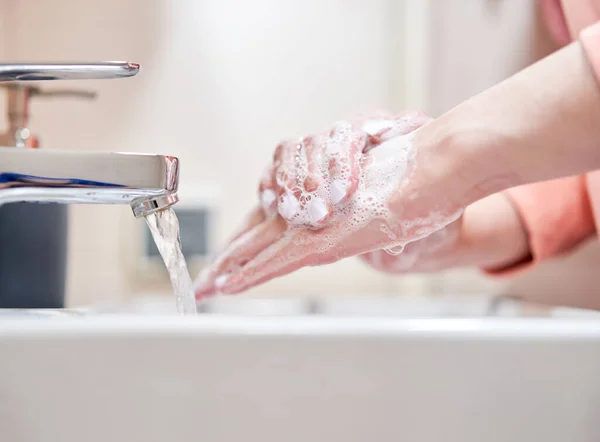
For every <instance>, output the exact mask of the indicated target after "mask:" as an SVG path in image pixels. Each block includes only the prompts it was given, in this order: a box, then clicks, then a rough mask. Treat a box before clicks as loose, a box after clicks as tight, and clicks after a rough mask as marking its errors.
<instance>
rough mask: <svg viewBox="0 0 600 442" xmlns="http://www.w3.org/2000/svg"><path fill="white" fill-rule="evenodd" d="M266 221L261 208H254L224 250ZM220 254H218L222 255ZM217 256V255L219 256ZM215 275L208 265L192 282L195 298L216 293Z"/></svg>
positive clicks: (211, 267) (211, 266)
mask: <svg viewBox="0 0 600 442" xmlns="http://www.w3.org/2000/svg"><path fill="white" fill-rule="evenodd" d="M265 219H266V216H265V212H264V211H263V210H262V208H261V207H255V208H254V209H253V210H252V211H251V212H250V213H249V214H248V215H247V216H246V219H245V220H244V222H243V223H242V227H241V228H240V229H239V230H238V231H237V232H236V233H235V234H234V235H233V236H232V237H231V239H230V240H229V241H228V242H227V245H226V246H225V250H227V248H228V247H230V245H231V243H233V242H234V241H235V240H237V239H238V238H239V237H241V236H242V235H244V234H246V233H247V232H249V231H251V230H252V229H254V228H255V227H256V226H258V225H260V224H261V223H262V222H263V221H264V220H265ZM222 253H223V252H221V253H220V254H222ZM220 254H219V255H220ZM217 276H218V275H217V274H216V273H215V269H214V265H208V266H206V267H205V268H203V269H202V271H201V272H200V274H199V275H198V277H197V278H196V280H195V281H194V292H195V293H196V297H197V298H198V299H199V298H200V297H206V296H210V295H214V294H215V293H216V291H215V287H214V282H215V279H216V278H217Z"/></svg>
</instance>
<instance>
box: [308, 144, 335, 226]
mask: <svg viewBox="0 0 600 442" xmlns="http://www.w3.org/2000/svg"><path fill="white" fill-rule="evenodd" d="M303 145H304V147H305V148H304V150H303V152H304V155H305V156H306V164H307V172H308V173H307V176H306V179H304V182H303V183H302V187H303V189H304V194H305V195H307V199H306V200H305V201H302V200H301V204H303V205H304V207H305V216H304V217H303V218H304V219H303V222H304V225H305V226H307V227H309V228H311V229H321V228H323V227H324V226H325V225H326V224H327V223H328V222H329V220H330V219H331V217H332V216H333V205H332V204H331V202H330V201H329V199H330V198H329V193H328V190H329V189H327V188H326V186H325V181H326V179H327V176H326V175H327V174H328V170H327V169H326V168H325V167H324V166H327V159H328V158H329V157H328V155H327V153H326V146H328V145H329V143H328V140H327V139H325V138H324V137H322V136H317V137H305V138H304V139H303Z"/></svg>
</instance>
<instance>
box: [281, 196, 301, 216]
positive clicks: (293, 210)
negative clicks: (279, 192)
mask: <svg viewBox="0 0 600 442" xmlns="http://www.w3.org/2000/svg"><path fill="white" fill-rule="evenodd" d="M278 209H279V214H280V215H281V216H283V217H284V218H285V219H287V220H290V219H292V218H293V217H294V216H296V214H297V213H298V210H299V209H300V202H299V201H298V199H297V198H296V197H295V196H294V195H293V194H291V193H287V194H285V195H284V196H283V198H282V200H281V204H280V205H279V208H278Z"/></svg>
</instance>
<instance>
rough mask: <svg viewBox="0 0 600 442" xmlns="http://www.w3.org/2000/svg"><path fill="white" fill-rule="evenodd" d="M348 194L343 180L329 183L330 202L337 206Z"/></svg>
mask: <svg viewBox="0 0 600 442" xmlns="http://www.w3.org/2000/svg"><path fill="white" fill-rule="evenodd" d="M347 193H348V183H346V181H343V180H333V182H332V183H331V202H332V203H333V204H337V203H339V202H340V201H342V200H343V199H344V198H345V197H346V194H347Z"/></svg>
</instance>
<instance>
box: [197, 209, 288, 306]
mask: <svg viewBox="0 0 600 442" xmlns="http://www.w3.org/2000/svg"><path fill="white" fill-rule="evenodd" d="M286 229H287V225H286V223H285V221H284V220H283V219H282V218H281V217H276V218H270V219H267V220H265V221H264V222H263V223H262V224H260V225H258V226H256V227H255V228H254V229H252V230H250V231H249V232H247V233H245V234H244V235H242V236H240V237H239V238H238V239H236V240H235V241H233V242H232V243H231V244H230V245H229V247H227V249H226V250H225V251H224V252H223V253H222V254H221V255H220V256H219V257H218V258H217V260H216V262H215V264H214V265H213V266H211V269H210V278H209V280H208V281H207V282H206V283H205V284H204V285H200V286H198V287H196V294H197V296H198V295H200V296H205V295H206V294H207V293H214V292H218V291H219V288H220V286H221V285H222V283H223V282H224V281H225V280H226V278H227V276H228V275H229V274H231V273H232V272H235V271H236V270H237V269H239V268H240V267H242V266H244V265H245V264H246V263H247V262H249V261H251V260H252V259H254V258H255V257H256V256H257V255H259V254H260V253H261V252H262V251H263V250H265V249H267V248H269V247H270V246H271V245H272V244H273V243H275V242H277V241H278V240H279V239H280V238H281V236H282V235H283V233H284V232H285V230H286Z"/></svg>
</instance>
